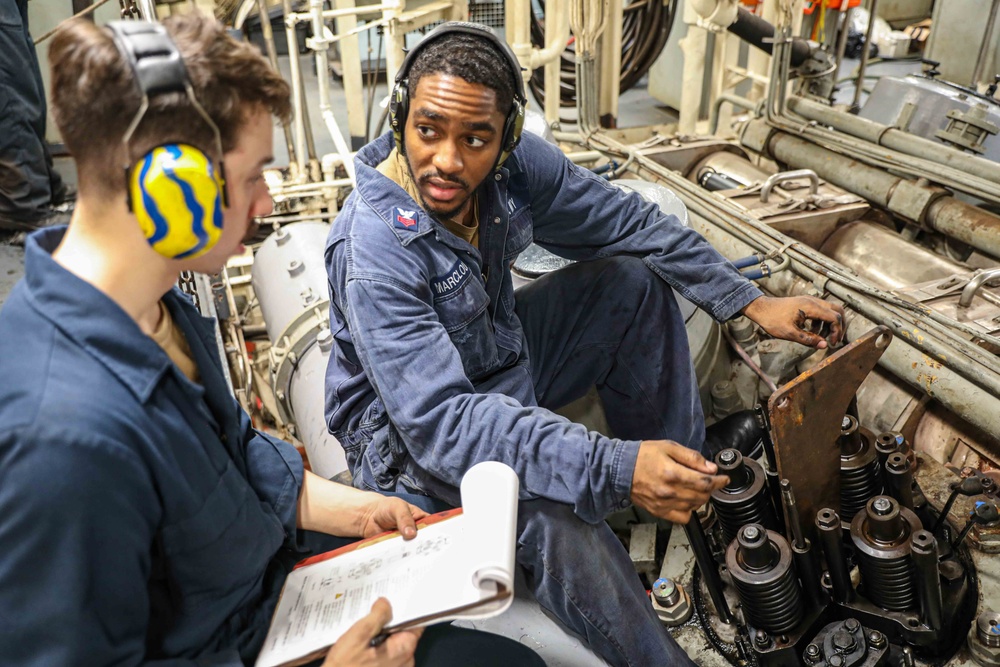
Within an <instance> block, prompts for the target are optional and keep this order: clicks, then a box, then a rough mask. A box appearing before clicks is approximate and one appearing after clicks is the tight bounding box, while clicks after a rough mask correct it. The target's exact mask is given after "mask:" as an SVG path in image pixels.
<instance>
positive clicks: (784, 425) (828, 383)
mask: <svg viewBox="0 0 1000 667" xmlns="http://www.w3.org/2000/svg"><path fill="white" fill-rule="evenodd" d="M891 341H892V334H891V333H890V331H889V329H888V328H887V327H884V326H880V327H877V328H875V329H872V330H871V331H869V332H867V333H865V334H864V335H862V336H860V337H859V338H858V339H857V340H855V341H854V342H853V343H851V344H850V345H847V346H845V347H844V348H843V349H841V350H838V351H837V352H835V353H834V354H832V355H830V356H829V357H827V358H826V359H824V360H823V361H822V362H820V363H819V364H818V365H817V366H816V367H815V368H812V369H810V370H808V371H806V372H805V373H802V374H801V375H799V376H798V377H797V378H795V379H794V380H792V381H791V382H789V383H788V384H786V385H784V386H782V387H781V388H779V389H778V391H777V392H775V393H774V394H773V395H772V396H771V399H770V400H769V401H768V412H769V414H770V418H771V439H772V440H773V441H774V450H775V457H776V459H777V463H778V474H779V475H780V477H781V478H782V479H788V480H789V481H791V483H792V488H793V489H794V491H795V497H796V500H797V502H798V505H799V513H800V515H801V520H802V529H803V532H804V533H805V534H806V535H807V536H809V537H811V538H813V539H814V533H815V519H816V512H817V511H818V510H820V509H822V508H823V507H833V508H838V507H840V477H839V474H838V473H839V471H840V448H839V446H838V445H837V438H838V436H839V435H840V428H841V422H842V421H843V418H844V415H845V414H847V411H848V408H849V406H850V405H851V402H852V401H853V400H854V397H855V395H856V394H857V391H858V388H859V387H860V386H861V383H862V382H863V381H864V379H865V378H866V377H867V376H868V374H869V373H870V372H871V370H872V369H873V368H874V367H875V364H876V363H877V362H878V360H879V357H881V356H882V353H883V352H885V350H886V348H887V347H888V346H889V343H890V342H891Z"/></svg>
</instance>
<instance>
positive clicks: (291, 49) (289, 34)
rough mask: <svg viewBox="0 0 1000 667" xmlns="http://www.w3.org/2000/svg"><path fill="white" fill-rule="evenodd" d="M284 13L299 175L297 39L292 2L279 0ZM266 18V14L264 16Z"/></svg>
mask: <svg viewBox="0 0 1000 667" xmlns="http://www.w3.org/2000/svg"><path fill="white" fill-rule="evenodd" d="M281 7H282V9H283V10H284V12H285V43H286V44H288V65H289V67H290V68H291V76H290V77H289V78H291V80H292V108H293V109H294V111H295V118H294V122H295V167H296V169H297V170H298V173H299V175H303V176H304V175H305V174H306V126H305V115H306V114H307V113H308V112H307V111H306V108H305V95H304V91H303V90H302V73H301V72H300V71H299V48H298V39H297V38H296V35H295V21H294V20H293V19H292V16H291V15H292V0H281ZM265 16H266V14H265Z"/></svg>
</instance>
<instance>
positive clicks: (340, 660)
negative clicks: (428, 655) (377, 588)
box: [323, 598, 423, 667]
mask: <svg viewBox="0 0 1000 667" xmlns="http://www.w3.org/2000/svg"><path fill="white" fill-rule="evenodd" d="M390 620H392V608H391V607H390V606H389V601H388V600H386V599H385V598H379V599H378V600H376V601H375V604H373V605H372V611H371V613H370V614H368V615H367V616H365V617H364V618H362V619H361V620H360V621H358V622H357V623H355V624H354V625H352V626H351V628H350V629H349V630H348V631H347V632H345V633H344V634H343V636H342V637H341V638H340V640H339V641H337V643H336V644H334V645H333V648H331V649H330V651H329V652H328V653H327V654H326V660H324V661H323V667H413V653H414V651H416V650H417V640H418V639H420V635H421V634H422V633H423V630H419V629H418V630H403V631H401V632H394V633H392V634H391V635H389V638H388V639H386V640H385V642H383V643H382V644H381V645H380V646H377V647H372V646H371V641H372V639H374V638H375V637H376V636H377V635H378V634H379V633H380V632H382V628H384V627H385V625H386V624H387V623H388V622H389V621H390Z"/></svg>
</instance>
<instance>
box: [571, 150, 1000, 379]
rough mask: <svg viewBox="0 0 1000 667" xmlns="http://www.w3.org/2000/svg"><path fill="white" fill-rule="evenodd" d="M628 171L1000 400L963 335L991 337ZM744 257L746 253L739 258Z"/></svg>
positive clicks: (689, 192)
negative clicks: (775, 256) (779, 258)
mask: <svg viewBox="0 0 1000 667" xmlns="http://www.w3.org/2000/svg"><path fill="white" fill-rule="evenodd" d="M590 143H591V145H593V146H594V147H601V146H603V147H604V148H605V149H607V150H612V151H617V152H626V151H627V150H629V149H628V147H627V146H624V145H622V144H620V143H619V142H618V141H617V140H615V139H613V138H611V137H609V136H608V135H606V134H604V133H597V134H595V135H593V136H592V137H591V138H590ZM630 170H631V171H633V172H634V173H636V174H638V175H640V176H642V177H644V178H646V179H647V180H653V181H656V182H661V183H664V184H665V185H668V186H669V187H671V188H672V189H673V190H674V192H675V193H677V194H678V196H680V197H681V198H682V199H683V200H684V203H685V204H686V205H687V206H688V208H689V210H690V211H691V212H692V213H694V214H699V215H702V216H704V217H707V218H709V219H710V220H712V222H713V223H715V224H717V225H719V226H720V227H722V228H724V229H725V230H726V231H727V232H728V233H729V234H731V235H733V236H735V237H737V238H738V239H741V240H743V241H744V242H745V243H746V244H748V245H749V246H750V248H751V250H750V253H753V252H760V251H764V252H772V251H774V250H776V249H778V248H784V249H785V250H784V252H785V254H786V255H787V256H788V257H790V259H791V267H792V269H793V270H794V271H795V272H796V273H798V274H799V275H801V276H803V277H805V278H806V279H807V280H810V281H811V282H813V284H814V285H816V286H817V288H819V289H821V290H823V289H825V290H827V291H829V292H830V293H831V294H833V295H834V296H836V297H838V298H840V299H841V300H843V301H844V302H845V303H847V304H848V305H849V306H850V307H852V308H853V309H855V310H857V311H858V312H859V313H861V314H863V315H865V316H868V317H871V318H873V320H874V321H876V322H879V323H880V324H884V325H886V326H888V327H889V328H890V329H891V330H892V331H893V333H894V335H896V336H898V337H902V338H904V339H905V340H906V342H907V344H908V345H910V346H912V347H913V348H914V352H916V353H917V355H918V356H919V355H920V353H923V354H924V355H926V356H927V357H930V361H932V362H934V363H936V364H947V365H948V366H949V370H950V371H952V372H954V373H955V374H956V375H958V376H959V377H961V378H962V379H963V380H965V381H967V382H970V383H974V384H975V385H978V386H980V387H982V388H984V389H986V390H988V391H990V392H991V393H992V394H993V395H996V396H1000V365H998V364H997V359H996V357H995V356H993V355H991V354H989V353H987V352H985V351H984V350H983V349H982V348H980V347H979V346H977V345H975V344H973V343H971V342H970V340H968V339H967V338H966V337H964V336H963V335H962V334H963V333H968V332H971V333H972V335H973V336H976V337H978V338H982V339H986V340H990V341H991V342H994V341H996V338H995V337H992V336H987V335H985V334H982V333H981V332H978V331H973V330H971V329H970V328H969V327H968V326H966V325H964V324H962V323H959V322H957V321H955V320H952V319H949V318H947V317H944V316H942V315H940V314H938V313H936V312H934V311H932V310H929V309H927V308H924V307H921V306H918V305H915V304H913V303H910V302H907V301H904V300H902V299H900V298H898V297H896V296H895V295H892V294H889V293H887V292H884V291H882V290H879V289H876V288H873V287H871V286H870V285H868V284H865V283H864V282H862V281H859V280H857V278H856V277H854V276H852V275H851V274H849V273H848V272H847V271H846V270H845V269H844V268H843V267H842V266H840V265H839V264H837V263H836V262H833V261H831V260H830V259H829V258H826V257H824V256H823V255H821V254H820V253H818V252H817V251H815V250H813V249H811V248H809V247H807V246H804V245H801V244H796V243H795V241H794V240H793V239H789V237H787V236H786V235H784V234H782V233H781V232H778V231H776V230H774V229H772V228H770V227H769V226H767V225H765V224H763V223H761V222H760V221H758V220H756V219H754V218H752V217H751V216H749V215H748V214H747V213H746V211H744V210H742V209H741V208H739V207H738V206H736V205H735V204H734V203H732V202H730V201H728V200H726V199H725V198H723V197H720V196H718V195H716V194H714V193H710V192H707V191H705V190H703V189H702V188H700V187H698V186H697V185H696V184H694V183H691V182H690V181H687V180H686V179H684V178H683V177H682V176H680V175H679V174H677V173H675V172H673V171H671V170H670V169H667V168H666V167H664V166H662V165H660V164H658V163H656V162H655V161H653V160H651V159H649V158H647V157H645V156H642V155H637V156H636V158H635V160H634V161H633V163H632V165H631V166H630ZM746 254H749V253H744V254H743V255H740V256H746ZM925 361H927V359H925ZM914 368H917V367H916V366H914ZM959 398H961V397H960V396H959Z"/></svg>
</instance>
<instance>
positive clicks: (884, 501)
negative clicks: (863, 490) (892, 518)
mask: <svg viewBox="0 0 1000 667" xmlns="http://www.w3.org/2000/svg"><path fill="white" fill-rule="evenodd" d="M872 509H873V510H875V513H876V514H882V515H885V514H888V513H889V512H891V511H892V503H891V502H889V499H888V498H876V499H875V502H873V503H872Z"/></svg>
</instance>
